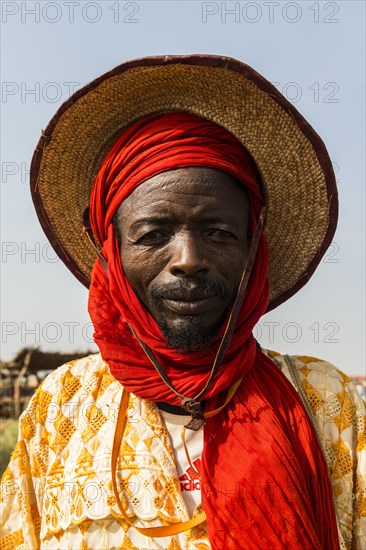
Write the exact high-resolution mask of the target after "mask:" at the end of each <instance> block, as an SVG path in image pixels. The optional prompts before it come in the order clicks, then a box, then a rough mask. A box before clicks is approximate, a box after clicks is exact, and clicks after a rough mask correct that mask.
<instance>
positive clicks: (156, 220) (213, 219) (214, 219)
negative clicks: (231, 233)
mask: <svg viewBox="0 0 366 550" xmlns="http://www.w3.org/2000/svg"><path fill="white" fill-rule="evenodd" d="M175 222H176V220H175V219H174V218H172V217H171V216H168V215H162V216H152V217H147V218H143V219H141V220H136V221H135V222H133V223H132V224H131V226H130V227H131V229H138V228H139V227H142V226H144V225H160V224H163V223H175ZM194 223H198V224H199V223H225V224H233V225H236V223H235V221H234V220H233V219H232V217H231V216H230V215H229V216H228V217H227V218H226V219H224V218H223V217H218V216H212V215H211V216H210V217H206V216H202V218H201V219H198V220H195V221H194Z"/></svg>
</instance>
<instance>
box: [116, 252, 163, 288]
mask: <svg viewBox="0 0 366 550" xmlns="http://www.w3.org/2000/svg"><path fill="white" fill-rule="evenodd" d="M120 254H121V262H122V268H123V271H124V273H125V275H126V277H127V280H128V282H129V283H130V285H131V286H132V288H133V290H135V291H136V292H138V293H139V295H146V293H147V289H148V286H149V284H150V283H151V282H152V281H153V280H154V279H155V278H156V277H158V276H159V274H160V273H161V272H162V271H163V270H164V267H165V266H166V264H167V262H168V260H167V258H166V256H167V254H164V253H162V251H159V252H158V251H153V250H151V249H149V250H141V249H138V248H136V247H135V246H129V245H128V244H127V245H126V244H123V243H122V245H121V249H120Z"/></svg>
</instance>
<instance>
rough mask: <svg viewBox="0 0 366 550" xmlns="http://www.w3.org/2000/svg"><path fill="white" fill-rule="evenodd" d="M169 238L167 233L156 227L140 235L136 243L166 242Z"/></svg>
mask: <svg viewBox="0 0 366 550" xmlns="http://www.w3.org/2000/svg"><path fill="white" fill-rule="evenodd" d="M168 239H169V235H168V234H167V233H164V232H163V231H159V230H157V229H155V230H153V231H148V232H147V233H145V234H144V235H142V236H141V237H140V238H139V240H138V243H141V244H159V243H162V242H166V241H167V240H168Z"/></svg>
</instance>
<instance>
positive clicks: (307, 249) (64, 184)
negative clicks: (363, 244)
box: [36, 64, 329, 301]
mask: <svg viewBox="0 0 366 550" xmlns="http://www.w3.org/2000/svg"><path fill="white" fill-rule="evenodd" d="M169 111H189V112H191V113H194V114H196V115H199V116H201V117H204V118H206V119H208V120H211V121H213V122H215V123H217V124H219V125H221V126H223V127H224V128H226V129H227V130H229V131H230V132H231V133H232V134H234V135H235V136H236V138H237V139H238V140H239V141H240V142H241V143H242V144H243V145H244V146H245V147H246V148H247V150H248V151H249V152H250V153H251V155H252V156H253V158H254V160H255V161H256V163H257V166H258V168H259V171H260V174H261V177H262V182H263V186H264V190H265V195H266V200H267V204H268V215H267V221H266V226H265V235H266V238H267V240H268V244H269V251H270V266H269V283H270V298H271V301H273V300H276V299H277V298H278V297H279V296H280V295H281V294H283V293H285V292H286V291H288V290H289V289H290V288H291V287H293V286H294V285H295V284H296V283H297V282H298V281H299V280H300V279H301V278H302V277H303V276H306V271H307V268H308V266H309V264H310V263H311V261H312V259H313V258H314V256H315V255H316V254H317V253H318V251H319V249H320V248H321V246H322V243H323V241H324V239H325V236H326V233H327V229H328V225H329V205H328V193H327V185H326V181H325V175H324V172H323V169H322V166H321V164H320V162H319V159H318V157H317V154H316V151H315V149H314V147H313V145H312V144H311V142H310V140H309V139H308V138H307V136H306V135H305V133H304V132H303V131H302V130H301V128H300V127H299V125H298V124H297V122H296V121H295V120H294V118H293V117H292V116H291V115H290V114H289V113H288V112H286V111H285V110H284V109H283V108H282V107H281V106H280V105H279V104H278V103H277V102H276V101H275V100H274V99H272V97H271V96H270V95H269V94H268V93H267V92H265V91H263V90H262V89H260V87H258V86H257V85H256V83H254V82H253V81H251V80H249V79H247V78H244V77H243V75H242V74H240V73H239V72H235V71H233V70H228V69H227V68H224V67H214V66H202V65H201V66H197V65H189V64H168V65H155V66H154V65H153V66H140V67H139V66H138V67H132V68H130V69H129V70H127V71H125V72H123V73H121V74H117V75H114V76H112V77H110V78H107V79H105V80H104V81H102V82H101V83H100V84H99V85H98V86H97V87H95V88H94V89H91V90H90V91H89V92H88V93H87V94H85V95H83V96H81V97H80V98H79V99H77V100H76V101H75V102H74V103H73V104H72V105H71V106H70V107H69V108H68V109H67V110H66V111H65V112H64V113H63V114H62V115H61V117H60V118H59V120H58V121H57V124H56V126H55V128H54V129H53V132H52V135H51V138H50V139H49V140H48V142H47V143H45V144H44V146H43V152H42V158H41V163H40V166H39V171H38V174H37V183H36V193H37V194H38V196H39V197H40V199H41V202H42V208H43V211H44V213H45V214H46V216H47V218H48V222H49V224H50V225H51V232H53V237H54V240H56V241H57V243H58V245H59V247H60V248H62V249H63V251H64V253H65V255H67V257H69V258H71V260H73V262H74V263H75V264H76V265H77V267H78V270H75V268H74V269H73V271H74V273H75V271H79V272H81V273H82V274H84V275H85V276H86V277H87V278H88V279H89V277H90V274H91V270H92V267H93V264H94V262H95V259H96V253H95V250H94V249H93V247H92V246H91V244H90V242H89V241H88V239H87V237H86V235H85V234H84V232H83V230H82V214H83V211H84V209H85V208H86V207H87V206H88V204H89V196H90V192H91V188H92V184H93V180H94V177H95V175H96V173H97V171H98V169H99V166H100V164H101V162H102V159H103V157H104V155H105V154H106V152H107V150H108V149H109V147H110V146H111V144H112V142H113V141H114V140H115V138H116V137H117V136H118V135H119V134H120V133H121V131H122V130H123V129H124V128H126V127H128V126H129V125H131V124H132V123H133V122H135V121H136V120H138V119H140V118H142V117H144V116H147V115H151V114H155V113H165V112H169ZM75 274H76V275H77V276H78V274H77V273H75Z"/></svg>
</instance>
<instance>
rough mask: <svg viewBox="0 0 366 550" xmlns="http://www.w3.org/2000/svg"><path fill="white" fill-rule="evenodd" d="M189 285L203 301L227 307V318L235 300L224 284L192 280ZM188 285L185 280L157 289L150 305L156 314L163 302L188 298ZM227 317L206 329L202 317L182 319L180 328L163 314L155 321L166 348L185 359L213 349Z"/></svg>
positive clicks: (192, 316)
mask: <svg viewBox="0 0 366 550" xmlns="http://www.w3.org/2000/svg"><path fill="white" fill-rule="evenodd" d="M189 282H190V285H194V288H195V291H197V292H199V293H200V294H201V295H202V297H204V298H220V299H221V300H223V301H224V302H225V304H226V307H225V314H226V312H227V310H228V308H229V306H230V304H232V303H233V301H234V297H233V296H232V295H231V294H230V291H229V288H228V286H227V285H226V284H225V283H223V282H221V281H219V282H218V281H205V280H203V279H201V278H200V277H191V278H190V279H189ZM186 290H187V285H186V281H185V280H179V281H177V282H173V283H168V284H166V285H161V286H159V287H155V288H154V289H153V290H152V291H151V294H150V300H151V303H152V304H153V305H154V308H155V310H156V311H158V312H159V311H161V304H162V302H163V301H164V300H168V299H178V298H179V297H182V296H184V295H185V292H186ZM225 314H224V315H221V317H220V318H218V319H216V320H215V321H213V322H212V323H211V324H209V325H207V326H203V325H202V320H201V318H200V316H199V315H182V316H181V319H180V321H179V326H175V325H174V324H172V323H171V322H169V321H168V320H167V319H166V317H165V316H164V315H163V314H162V313H161V314H158V315H157V316H156V317H155V320H156V322H157V324H158V326H159V328H160V330H161V332H162V333H163V335H164V338H165V343H166V345H167V346H168V347H169V348H171V349H174V350H176V351H178V352H179V353H181V354H183V355H186V354H188V353H192V352H196V351H203V350H207V349H208V348H210V347H211V346H212V345H213V344H214V342H215V338H216V335H217V333H218V331H219V329H220V327H221V325H222V322H223V318H224V317H225Z"/></svg>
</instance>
